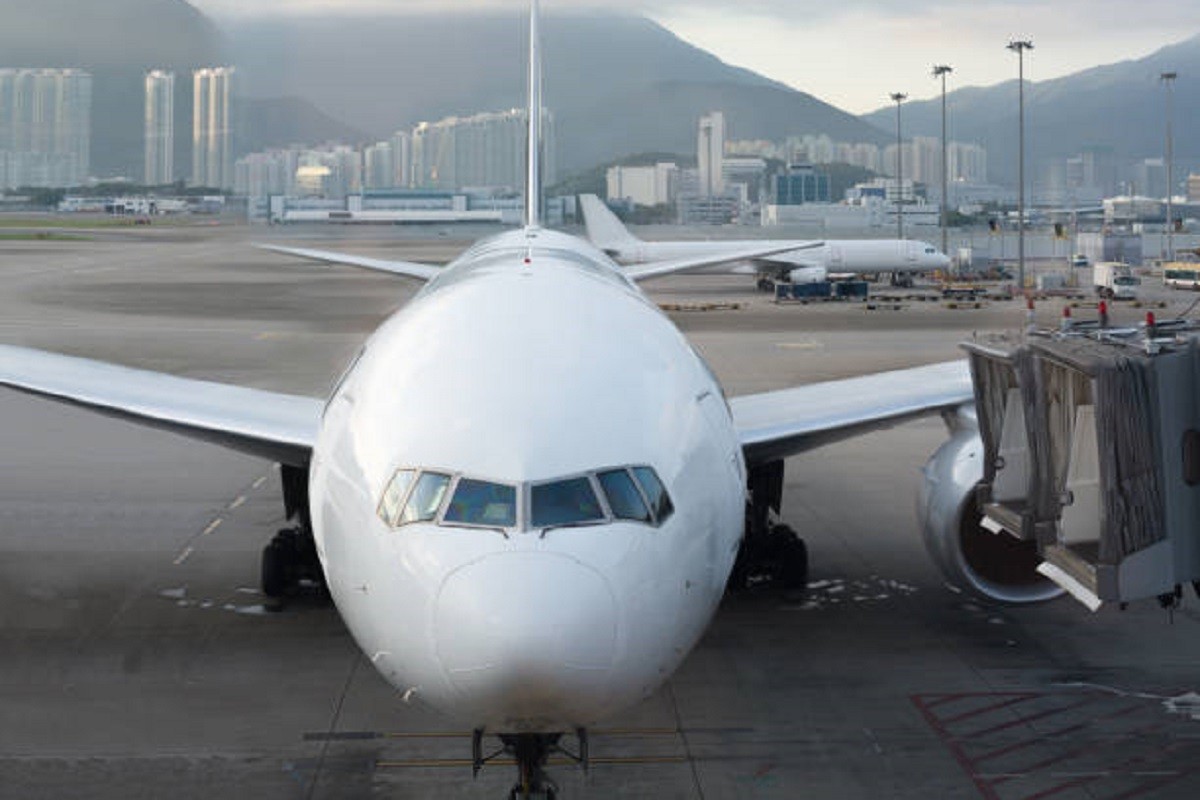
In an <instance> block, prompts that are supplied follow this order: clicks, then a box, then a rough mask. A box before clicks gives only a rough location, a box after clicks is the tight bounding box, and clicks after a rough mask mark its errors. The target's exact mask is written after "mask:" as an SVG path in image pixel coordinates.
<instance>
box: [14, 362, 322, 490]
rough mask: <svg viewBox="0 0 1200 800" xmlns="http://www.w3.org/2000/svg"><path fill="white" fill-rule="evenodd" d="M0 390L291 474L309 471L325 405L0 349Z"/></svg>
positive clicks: (281, 395) (316, 400) (306, 399)
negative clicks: (233, 453)
mask: <svg viewBox="0 0 1200 800" xmlns="http://www.w3.org/2000/svg"><path fill="white" fill-rule="evenodd" d="M0 386H9V387H12V388H13V389H18V390H20V391H23V392H28V393H30V394H35V395H40V396H42V397H47V398H50V399H53V400H58V401H60V402H64V403H70V404H73V405H78V406H84V407H87V408H89V409H91V410H93V411H98V412H100V413H102V414H106V415H108V416H113V417H119V418H122V419H127V420H130V421H133V422H137V423H139V424H141V425H146V426H149V427H154V428H161V429H163V430H168V431H173V432H175V433H179V434H183V435H184V436H188V437H191V438H193V439H200V440H203V441H208V442H212V443H214V444H220V445H223V446H225V447H228V448H231V449H233V450H238V451H241V452H243V453H248V454H250V455H254V456H259V457H262V458H267V459H270V460H272V461H278V462H280V463H282V464H288V465H291V466H298V467H303V466H305V465H307V464H308V460H309V457H310V456H311V454H312V448H313V444H314V443H315V442H316V439H317V432H318V431H319V429H320V423H321V412H322V408H323V406H324V404H323V402H322V401H320V400H318V399H315V398H311V397H299V396H296V395H288V394H281V393H278V392H268V391H264V390H261V389H247V388H244V387H240V386H230V385H228V384H223V383H213V382H211V381H201V380H195V379H191V378H180V377H176V376H174V375H167V374H164V373H159V372H150V371H147V370H141V369H133V368H131V367H123V366H118V365H116V364H107V363H104V362H102V361H93V360H90V359H86V358H76V357H74V356H64V355H59V354H57V353H47V352H44V351H41V350H33V349H29V348H24V347H14V346H11V345H0Z"/></svg>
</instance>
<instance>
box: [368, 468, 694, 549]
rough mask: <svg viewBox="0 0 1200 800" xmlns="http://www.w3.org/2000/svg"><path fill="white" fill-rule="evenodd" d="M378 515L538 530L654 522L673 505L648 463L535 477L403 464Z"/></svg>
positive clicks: (391, 522) (404, 521)
mask: <svg viewBox="0 0 1200 800" xmlns="http://www.w3.org/2000/svg"><path fill="white" fill-rule="evenodd" d="M377 510H378V513H379V518H380V519H382V520H383V521H384V522H385V523H387V524H388V526H390V527H392V528H399V527H401V526H403V525H408V524H411V523H414V522H432V523H434V524H436V525H443V526H446V527H456V526H461V527H479V528H494V529H497V530H499V531H501V532H503V533H505V535H507V533H508V531H511V530H541V531H542V532H543V533H544V532H545V531H546V530H547V529H550V528H560V527H571V526H576V525H591V524H599V523H604V522H612V521H615V520H624V521H629V522H638V523H642V524H645V525H650V526H658V525H659V524H661V523H662V522H664V521H665V520H666V519H667V518H668V517H670V516H671V514H672V513H673V512H674V510H675V507H674V505H673V504H672V503H671V498H670V497H669V496H668V494H667V489H666V487H665V486H664V485H663V482H662V480H661V479H660V478H659V477H658V473H657V472H655V471H654V469H653V468H652V467H648V466H627V467H610V468H607V469H602V470H597V471H596V472H590V473H586V474H583V475H572V476H571V477H568V478H562V479H560V480H551V481H543V482H540V483H535V484H510V483H498V482H495V481H488V480H483V479H481V478H468V477H466V476H463V475H460V474H458V473H455V472H452V471H442V470H430V469H419V468H415V467H402V468H400V469H397V470H396V472H395V473H394V474H393V475H392V479H391V480H390V481H389V482H388V484H387V485H386V486H385V487H384V490H383V495H382V496H381V497H380V500H379V506H378V509H377Z"/></svg>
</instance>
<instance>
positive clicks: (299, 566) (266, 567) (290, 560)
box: [259, 527, 325, 600]
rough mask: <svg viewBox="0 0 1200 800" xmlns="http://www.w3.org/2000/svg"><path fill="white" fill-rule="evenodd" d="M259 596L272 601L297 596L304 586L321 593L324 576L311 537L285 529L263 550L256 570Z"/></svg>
mask: <svg viewBox="0 0 1200 800" xmlns="http://www.w3.org/2000/svg"><path fill="white" fill-rule="evenodd" d="M259 584H260V588H261V589H262V593H263V594H264V595H266V596H267V597H269V598H271V599H273V600H279V599H282V598H285V597H289V596H291V595H294V594H298V593H299V592H301V591H302V590H304V589H305V588H306V587H313V588H315V589H317V590H318V591H323V590H324V585H325V581H324V574H323V573H322V571H321V563H320V561H319V559H318V558H317V548H316V544H315V543H314V542H313V538H312V534H311V533H309V532H308V531H307V530H305V529H304V528H299V527H297V528H284V529H282V530H280V531H279V532H278V533H276V534H275V537H274V538H273V539H271V541H270V543H269V544H268V545H267V546H266V547H264V548H263V551H262V563H261V567H260V571H259Z"/></svg>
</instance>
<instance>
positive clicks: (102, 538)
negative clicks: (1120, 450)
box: [0, 227, 1200, 800]
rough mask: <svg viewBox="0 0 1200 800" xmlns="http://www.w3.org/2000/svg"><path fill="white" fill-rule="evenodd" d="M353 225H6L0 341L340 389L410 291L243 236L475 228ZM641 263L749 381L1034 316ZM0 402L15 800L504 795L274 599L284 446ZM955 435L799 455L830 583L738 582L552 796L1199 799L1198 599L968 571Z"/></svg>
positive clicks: (734, 377)
mask: <svg viewBox="0 0 1200 800" xmlns="http://www.w3.org/2000/svg"><path fill="white" fill-rule="evenodd" d="M339 235H340V232H339V231H338V230H336V229H324V228H317V229H311V228H310V229H302V230H300V231H283V230H276V229H270V230H267V229H247V228H245V227H233V228H223V227H216V228H212V229H199V228H196V229H193V228H185V229H178V230H166V229H165V230H154V231H137V232H130V235H129V236H127V237H123V236H121V235H117V234H112V233H106V234H105V235H103V236H100V237H96V238H95V239H94V240H93V241H57V240H48V241H0V342H3V343H8V344H21V345H27V346H32V347H40V348H45V349H48V350H54V351H57V352H64V353H71V354H77V355H82V356H89V357H94V358H101V359H107V360H112V361H118V362H121V363H126V364H131V365H134V366H140V367H146V368H151V369H158V370H165V371H168V372H174V373H178V374H182V375H187V376H191V377H201V378H206V379H213V380H222V381H228V382H233V383H239V384H245V385H252V386H257V387H262V388H267V389H273V390H279V391H287V392H295V393H303V394H312V395H322V394H324V393H325V392H326V391H327V390H328V388H329V387H330V386H331V384H332V383H333V381H334V380H335V378H336V376H337V375H338V374H339V371H340V369H341V368H342V366H343V365H344V364H345V362H346V361H347V360H348V359H349V358H350V357H351V356H352V354H353V353H354V352H355V351H356V349H357V347H358V346H359V344H360V343H361V341H362V340H363V339H364V338H365V337H366V336H367V335H368V334H369V333H370V331H371V330H373V329H374V328H375V326H376V325H377V324H378V323H379V322H380V321H381V320H382V319H383V318H384V316H385V315H387V314H388V313H389V312H390V311H392V310H393V309H395V308H397V307H398V306H399V305H401V304H402V303H403V302H404V300H405V299H406V298H407V297H408V296H410V294H411V292H412V291H413V289H414V287H413V285H412V284H411V283H409V282H407V281H405V280H403V279H397V278H392V277H389V276H383V275H376V274H371V273H366V272H362V271H357V270H354V269H351V268H333V267H327V266H322V265H317V264H311V263H304V262H299V261H296V260H295V259H291V258H288V257H284V256H280V255H276V254H271V253H266V252H262V251H258V250H255V249H253V248H251V247H250V246H249V244H248V243H249V242H251V241H257V240H262V239H266V238H268V237H269V238H270V239H272V240H273V241H282V242H284V243H286V242H288V241H291V242H293V243H295V242H298V241H303V243H304V244H305V245H307V246H326V247H330V248H336V247H339V246H345V247H347V249H350V248H353V249H354V250H355V251H357V252H362V253H365V254H370V255H389V254H390V255H391V256H393V257H396V258H407V259H411V260H422V259H425V260H431V261H443V260H446V259H448V258H450V257H452V256H453V255H454V253H455V252H457V250H459V249H461V247H462V246H463V245H464V243H463V242H458V241H454V240H453V239H451V238H448V237H442V238H435V239H434V240H432V241H421V240H418V239H413V238H412V237H411V235H408V234H405V235H404V236H403V237H397V236H395V234H394V233H393V232H391V231H390V230H382V231H372V232H370V233H354V234H352V238H351V239H350V240H349V241H343V242H339V241H337V240H336V237H338V236H339ZM647 287H648V289H649V292H650V294H651V296H652V297H654V298H655V299H657V300H659V301H661V302H664V303H673V304H680V305H684V306H694V307H696V308H700V307H702V305H703V304H705V303H714V302H729V303H737V304H740V308H738V309H734V310H718V311H701V310H686V311H679V312H674V313H673V314H672V316H673V318H674V319H675V320H676V321H677V322H678V323H679V324H680V326H681V327H682V328H683V329H684V330H685V331H686V332H687V333H688V335H689V337H690V338H691V339H692V340H693V342H694V343H695V344H696V345H697V347H698V348H699V349H700V350H702V351H703V352H704V354H705V355H706V356H707V357H708V358H709V360H710V361H711V363H712V365H713V367H714V369H715V370H716V372H717V373H718V375H719V376H720V377H721V379H722V381H723V382H724V384H725V386H726V389H727V390H728V392H729V393H730V394H731V395H737V394H743V393H747V392H756V391H764V390H767V389H771V388H780V387H784V386H789V385H794V384H797V383H805V382H812V381H816V380H825V379H830V378H837V377H844V376H848V375H854V374H860V373H864V372H870V371H875V370H879V369H887V368H896V367H903V366H910V365H915V364H921V363H929V362H934V361H940V360H945V359H949V358H954V357H956V356H957V355H958V351H957V348H956V344H957V342H958V341H959V340H961V339H962V338H963V337H965V336H968V335H970V334H971V333H972V332H973V331H976V330H994V329H998V328H1005V327H1013V326H1018V325H1020V324H1022V322H1023V320H1024V311H1023V309H1022V308H1021V307H1020V306H1019V305H1018V304H1016V303H1012V302H1009V303H994V304H989V305H986V306H985V307H984V308H980V309H973V308H972V309H948V308H946V307H945V306H943V305H942V304H939V303H911V304H905V305H903V306H902V307H901V308H900V309H898V310H888V311H883V310H880V311H868V310H866V309H865V308H864V307H863V306H862V305H860V304H844V305H843V304H836V305H835V304H830V305H821V306H795V305H776V304H774V303H773V302H771V299H770V298H769V297H766V296H763V295H761V294H758V293H756V292H755V291H754V290H753V287H752V285H751V280H750V279H749V278H746V277H738V276H678V277H672V278H668V279H662V280H659V281H656V282H653V283H651V284H648V285H647ZM1164 296H1167V295H1164ZM1194 297H1195V296H1194V295H1183V296H1170V299H1171V303H1172V306H1171V308H1170V309H1166V310H1163V311H1160V314H1169V313H1170V312H1171V310H1172V309H1175V308H1179V309H1182V308H1184V307H1186V306H1187V304H1188V303H1190V301H1191V300H1192V299H1194ZM1059 305H1060V304H1059ZM1038 313H1039V318H1040V319H1041V321H1043V322H1045V323H1053V322H1054V321H1055V320H1056V319H1057V314H1058V305H1056V304H1048V305H1047V306H1045V307H1043V308H1040V309H1039V312H1038ZM1114 313H1116V314H1120V315H1127V316H1128V317H1129V318H1131V319H1132V318H1136V317H1137V315H1138V314H1140V312H1138V311H1135V310H1133V309H1126V308H1120V310H1118V311H1116V312H1114ZM0 419H2V420H3V422H2V424H0V454H2V455H0V708H3V722H4V724H2V725H0V798H9V797H12V798H30V797H52V798H122V799H123V800H124V799H125V798H136V797H155V798H157V797H172V798H192V797H196V798H200V797H205V798H207V797H213V796H225V797H236V798H240V797H254V798H358V797H361V798H366V797H372V798H376V797H396V798H447V797H461V798H499V797H503V796H506V794H505V793H506V792H507V789H508V787H509V786H510V785H511V783H512V780H513V774H512V772H513V771H512V769H511V767H508V766H503V765H495V766H489V767H487V768H486V769H485V770H484V771H483V772H482V774H481V775H480V776H479V778H478V779H477V780H472V778H471V771H470V766H469V763H468V761H467V760H468V759H469V757H470V740H469V737H468V736H467V735H466V732H464V731H461V730H458V729H456V728H454V727H453V726H449V725H447V724H446V723H445V722H444V721H442V720H440V719H438V718H437V717H434V716H432V715H430V714H429V713H427V712H425V711H423V710H422V709H420V708H417V707H413V706H409V705H406V704H405V703H404V702H402V700H401V698H399V697H398V696H396V694H395V693H394V692H393V691H392V690H391V689H389V687H388V686H387V685H386V684H385V683H384V682H383V680H382V679H380V678H379V677H377V676H376V674H375V673H374V672H373V670H372V668H371V667H370V665H369V663H367V661H366V659H365V658H364V657H363V656H362V655H361V653H360V652H359V651H358V649H357V648H356V647H355V645H354V643H353V642H352V641H351V640H350V638H349V636H348V635H347V633H346V631H345V629H344V627H343V626H342V624H341V622H340V620H339V618H338V616H337V614H336V612H335V611H334V610H333V609H332V608H330V607H327V606H323V605H321V604H320V603H319V602H316V601H302V602H296V603H293V604H291V605H289V606H288V607H287V608H286V609H284V610H283V611H280V612H269V611H267V610H266V608H265V605H264V598H262V597H261V596H260V595H259V594H258V592H257V588H256V587H257V575H258V556H259V551H260V550H261V548H262V546H263V545H264V544H265V543H266V542H267V541H268V539H269V538H270V537H271V535H272V534H273V533H274V532H275V530H276V529H277V528H278V527H280V526H282V525H283V519H282V517H283V513H282V504H281V501H280V493H279V481H278V474H277V472H276V470H275V468H274V467H273V466H272V465H270V464H267V463H264V462H261V461H258V460H255V459H252V458H247V457H242V456H239V455H236V454H233V453H229V452H227V451H224V450H221V449H219V448H216V447H212V446H209V445H203V444H199V443H194V442H191V441H188V440H184V439H180V438H178V437H175V436H172V435H170V434H166V433H161V432H157V431H150V430H147V429H143V428H138V427H135V426H131V425H128V424H126V423H122V422H118V421H114V420H110V419H106V418H102V417H98V416H95V415H91V414H88V413H86V412H84V411H81V410H78V409H74V408H69V407H65V406H60V405H57V404H53V403H47V402H45V401H40V400H37V399H34V398H30V397H27V396H24V395H21V394H18V393H15V392H11V391H5V390H0ZM943 439H944V430H943V426H942V423H941V422H940V421H939V420H937V419H926V420H921V421H918V422H914V423H909V424H905V425H901V426H898V427H896V428H893V429H891V430H887V431H882V432H878V433H873V434H871V435H868V436H863V437H861V438H859V439H855V440H853V441H850V442H846V443H843V444H839V445H837V446H832V447H829V448H826V449H823V450H819V451H816V452H813V453H810V454H808V455H806V456H804V457H801V458H796V459H792V460H790V461H789V462H788V472H787V488H786V494H785V507H784V513H783V516H784V518H785V519H786V520H787V521H788V522H789V523H791V524H792V525H793V526H794V527H796V528H797V529H798V530H799V531H801V533H802V535H804V536H805V537H806V539H807V541H808V544H809V550H810V554H811V559H812V578H811V580H812V586H811V589H810V592H809V596H808V598H807V599H806V600H804V601H803V602H797V601H790V600H788V599H787V598H783V597H780V596H778V595H774V594H770V593H763V594H755V593H750V594H743V595H738V596H735V597H731V598H729V599H727V601H726V602H725V603H724V605H723V607H722V609H721V610H720V612H719V613H718V615H717V617H716V619H715V621H714V623H713V625H712V627H711V628H710V630H709V632H708V634H707V635H706V636H705V638H704V639H703V641H702V642H701V644H700V645H699V647H698V648H697V649H696V651H695V652H694V653H692V654H691V656H690V657H689V658H688V660H687V661H686V662H685V663H684V665H683V667H682V668H681V669H680V671H679V672H678V673H677V674H676V675H675V676H674V677H673V678H672V679H671V681H670V682H669V683H668V684H667V686H666V687H665V688H664V689H663V690H662V691H661V692H659V693H658V694H657V695H656V696H654V697H653V698H651V699H650V700H649V701H647V702H646V703H644V704H642V705H641V706H639V707H637V708H634V709H631V710H627V711H624V712H622V713H620V714H618V715H617V716H615V717H614V718H613V719H611V720H608V721H606V722H605V723H604V724H603V725H601V726H599V727H598V729H597V730H596V731H595V733H594V737H593V741H592V754H593V759H594V763H593V767H592V770H591V773H590V774H589V775H586V776H584V775H582V774H581V773H580V772H579V771H578V770H577V769H576V768H574V767H571V766H567V765H561V766H556V767H555V768H554V771H553V774H554V776H555V778H556V779H557V780H558V782H559V783H560V785H561V786H562V789H563V793H562V796H563V797H564V798H601V797H603V798H610V797H622V798H625V797H628V798H656V799H661V798H681V799H682V798H688V799H689V800H690V799H693V798H703V799H705V800H712V798H797V797H803V798H830V799H832V800H837V799H840V798H931V797H936V798H993V799H1000V800H1033V799H1034V798H1043V797H1053V798H1056V799H1058V798H1062V799H1070V800H1073V799H1074V798H1110V799H1112V800H1115V798H1194V797H1196V796H1200V697H1195V698H1189V693H1192V692H1200V613H1197V608H1200V601H1197V599H1196V598H1195V596H1194V594H1192V593H1191V592H1190V591H1189V592H1188V594H1187V597H1186V599H1185V604H1184V606H1183V608H1182V609H1181V610H1179V611H1177V612H1175V614H1174V615H1173V617H1171V616H1169V615H1168V614H1167V613H1166V612H1165V611H1162V610H1160V609H1159V608H1158V607H1157V605H1155V604H1153V603H1140V604H1135V605H1134V606H1133V607H1131V608H1129V609H1128V610H1126V611H1124V612H1121V611H1118V610H1116V609H1107V608H1106V609H1103V610H1102V611H1101V612H1100V613H1098V614H1096V615H1091V614H1089V613H1087V612H1086V611H1085V610H1084V609H1083V607H1082V606H1079V605H1078V604H1076V603H1073V602H1072V601H1069V600H1060V601H1056V602H1053V603H1050V604H1047V605H1043V606H1038V607H1033V608H1004V607H998V606H993V605H990V604H987V603H983V602H979V601H977V600H974V599H972V598H970V597H968V596H966V595H964V594H962V593H961V592H960V591H958V590H957V589H956V588H955V587H952V586H948V585H947V584H946V583H945V581H944V580H943V579H942V577H941V576H940V574H939V573H937V572H936V570H935V568H934V567H933V566H932V563H931V562H930V561H929V559H928V558H927V557H926V555H925V553H924V550H923V547H922V545H921V543H920V541H919V538H918V533H917V530H916V524H915V521H914V514H913V503H914V495H915V491H916V486H917V481H918V477H919V475H918V469H919V467H920V466H921V465H922V463H923V462H924V460H925V459H926V458H927V457H928V455H929V454H930V453H931V452H932V451H933V450H934V449H935V448H936V447H937V446H938V445H939V443H940V442H941V441H942V440H943Z"/></svg>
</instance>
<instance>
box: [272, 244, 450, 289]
mask: <svg viewBox="0 0 1200 800" xmlns="http://www.w3.org/2000/svg"><path fill="white" fill-rule="evenodd" d="M258 246H259V247H260V248H262V249H263V250H270V251H272V252H275V253H283V254H284V255H289V256H296V257H297V258H307V259H309V260H310V261H320V262H323V263H325V264H345V265H347V266H350V267H361V268H362V269H370V270H375V271H376V272H389V273H391V274H393V275H403V276H405V277H406V278H416V279H417V280H419V281H427V280H429V279H430V278H432V277H434V276H435V275H437V274H438V273H440V272H441V271H442V268H441V267H435V266H433V265H432V264H418V263H417V262H415V261H389V260H387V259H383V258H368V257H367V256H356V255H351V254H349V253H335V252H332V251H330V250H310V249H308V248H304V247H281V246H280V245H275V244H260V245H258Z"/></svg>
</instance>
